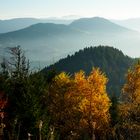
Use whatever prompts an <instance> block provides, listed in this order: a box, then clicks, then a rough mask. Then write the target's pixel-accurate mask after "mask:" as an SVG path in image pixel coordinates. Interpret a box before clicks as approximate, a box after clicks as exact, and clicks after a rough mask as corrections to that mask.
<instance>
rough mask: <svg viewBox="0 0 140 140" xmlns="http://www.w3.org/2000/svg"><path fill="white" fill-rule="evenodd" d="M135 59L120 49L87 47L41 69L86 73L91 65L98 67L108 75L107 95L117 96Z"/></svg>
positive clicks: (45, 70)
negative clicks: (82, 71) (81, 71)
mask: <svg viewBox="0 0 140 140" xmlns="http://www.w3.org/2000/svg"><path fill="white" fill-rule="evenodd" d="M135 61H136V60H135V59H133V58H131V57H128V56H126V55H124V54H123V52H122V51H120V50H118V49H116V48H113V47H109V46H98V47H92V46H91V47H88V48H85V49H83V50H80V51H79V52H76V53H75V54H74V55H71V56H70V55H68V56H67V58H64V59H61V60H59V61H58V62H56V63H55V64H53V65H51V66H49V67H46V68H45V69H43V70H42V71H43V73H47V72H48V71H56V72H57V73H59V72H62V71H65V72H67V73H68V74H74V73H75V72H78V71H79V70H84V71H85V73H86V74H87V75H88V74H89V73H90V72H91V70H92V68H93V67H99V68H100V69H101V70H102V71H103V72H104V73H105V74H106V75H107V77H108V79H109V82H108V84H107V91H108V93H109V95H112V94H115V95H116V96H118V97H119V95H120V92H121V88H122V86H123V84H124V81H125V74H126V72H127V70H128V68H129V67H130V66H132V65H133V63H134V62H135Z"/></svg>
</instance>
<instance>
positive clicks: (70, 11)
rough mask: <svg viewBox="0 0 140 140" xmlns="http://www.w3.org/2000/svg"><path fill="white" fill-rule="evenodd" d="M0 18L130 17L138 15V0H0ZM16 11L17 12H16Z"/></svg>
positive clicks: (139, 3) (139, 12)
mask: <svg viewBox="0 0 140 140" xmlns="http://www.w3.org/2000/svg"><path fill="white" fill-rule="evenodd" d="M0 2H1V4H0V19H2V20H4V19H12V18H49V17H58V18H60V17H64V16H65V17H66V16H69V15H78V16H80V17H95V16H99V17H104V18H107V19H130V18H139V17H140V9H139V7H140V1H139V0H135V1H132V0H123V1H122V0H106V1H104V0H76V1H75V0H24V1H23V0H12V1H11V0H0ZM17 11H18V12H17Z"/></svg>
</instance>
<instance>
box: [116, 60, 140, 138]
mask: <svg viewBox="0 0 140 140" xmlns="http://www.w3.org/2000/svg"><path fill="white" fill-rule="evenodd" d="M119 108H120V116H121V118H122V121H123V127H125V130H127V132H126V133H127V134H126V136H127V137H128V136H129V137H131V139H140V133H139V132H140V63H139V62H138V63H137V64H136V65H135V66H134V67H132V68H131V69H129V70H128V73H127V75H126V84H125V85H124V87H123V89H122V103H121V105H120V107H119ZM128 132H130V133H128ZM128 134H129V135H128Z"/></svg>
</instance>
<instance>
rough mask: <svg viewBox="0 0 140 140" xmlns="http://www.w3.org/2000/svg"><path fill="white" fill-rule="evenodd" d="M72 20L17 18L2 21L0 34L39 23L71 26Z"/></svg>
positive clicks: (0, 21)
mask: <svg viewBox="0 0 140 140" xmlns="http://www.w3.org/2000/svg"><path fill="white" fill-rule="evenodd" d="M72 21H73V20H72V19H66V20H65V19H63V18H62V19H59V18H46V19H37V18H15V19H9V20H0V33H6V32H11V31H16V30H20V29H23V28H26V27H28V26H31V25H33V24H37V23H56V24H69V23H71V22H72Z"/></svg>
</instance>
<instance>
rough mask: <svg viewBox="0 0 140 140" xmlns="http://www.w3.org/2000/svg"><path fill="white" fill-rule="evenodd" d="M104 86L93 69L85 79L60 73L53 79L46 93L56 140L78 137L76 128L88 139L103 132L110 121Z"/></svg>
mask: <svg viewBox="0 0 140 140" xmlns="http://www.w3.org/2000/svg"><path fill="white" fill-rule="evenodd" d="M106 83H107V78H106V77H105V75H104V74H103V73H102V72H101V71H100V70H99V69H93V70H92V72H91V73H90V75H89V76H85V73H84V72H83V71H80V72H78V73H76V74H75V75H74V77H70V76H68V75H67V74H66V73H64V72H63V73H61V74H59V75H57V76H56V77H55V78H54V80H53V83H52V85H51V87H50V89H49V92H50V93H49V94H50V103H49V113H50V115H51V124H52V125H53V127H55V128H56V129H58V131H59V133H60V139H68V137H67V136H70V138H72V137H78V134H80V132H81V131H80V130H81V129H80V128H82V129H83V128H84V129H85V130H87V131H86V132H87V133H88V135H89V136H90V137H91V138H92V137H93V133H94V130H97V131H101V130H103V131H105V127H106V126H107V125H108V122H109V118H110V116H109V107H110V100H109V98H108V96H107V93H106ZM72 139H74V138H72Z"/></svg>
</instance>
